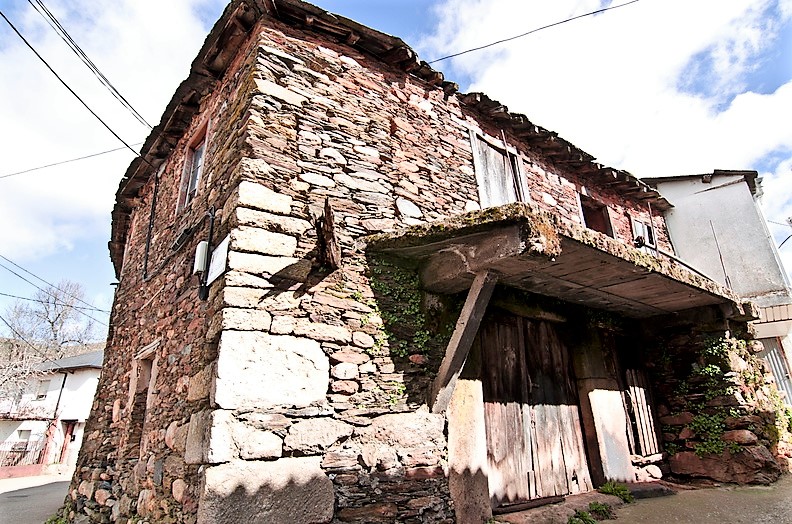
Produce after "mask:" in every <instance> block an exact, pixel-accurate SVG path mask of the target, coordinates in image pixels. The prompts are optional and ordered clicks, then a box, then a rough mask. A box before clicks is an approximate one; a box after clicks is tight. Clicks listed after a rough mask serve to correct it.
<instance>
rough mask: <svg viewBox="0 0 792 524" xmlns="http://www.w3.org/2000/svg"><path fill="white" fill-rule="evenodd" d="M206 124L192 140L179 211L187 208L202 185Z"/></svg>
mask: <svg viewBox="0 0 792 524" xmlns="http://www.w3.org/2000/svg"><path fill="white" fill-rule="evenodd" d="M206 129H207V128H206V124H204V125H203V127H202V128H201V130H200V131H199V132H198V133H197V134H196V135H195V137H194V138H193V139H192V140H190V142H189V146H188V148H187V152H186V154H185V159H184V171H183V173H182V184H181V191H180V194H179V207H178V209H179V210H182V209H184V208H185V207H187V206H188V205H189V204H190V202H192V201H193V199H194V198H195V196H196V195H197V194H198V188H199V187H200V185H201V177H202V175H203V169H204V164H205V163H206V138H207V132H206Z"/></svg>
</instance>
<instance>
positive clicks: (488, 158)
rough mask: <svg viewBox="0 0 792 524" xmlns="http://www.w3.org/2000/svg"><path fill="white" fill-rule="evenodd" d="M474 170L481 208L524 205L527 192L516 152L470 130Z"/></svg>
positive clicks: (501, 143)
mask: <svg viewBox="0 0 792 524" xmlns="http://www.w3.org/2000/svg"><path fill="white" fill-rule="evenodd" d="M470 141H471V144H472V146H473V167H474V168H475V170H476V181H477V182H478V188H479V199H480V201H481V207H482V208H484V207H494V206H501V205H503V204H508V203H511V202H525V201H526V200H527V199H528V189H527V188H526V187H525V182H524V180H523V177H522V172H521V169H520V160H519V157H518V156H517V153H516V151H515V150H513V149H511V148H507V147H506V145H505V144H504V143H503V142H500V143H498V141H497V140H495V139H491V138H488V137H487V138H485V137H482V136H481V135H479V134H477V133H475V132H473V131H471V132H470Z"/></svg>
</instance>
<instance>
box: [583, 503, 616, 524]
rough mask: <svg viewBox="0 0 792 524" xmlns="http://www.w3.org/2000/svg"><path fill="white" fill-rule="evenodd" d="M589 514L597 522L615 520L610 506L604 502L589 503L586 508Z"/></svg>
mask: <svg viewBox="0 0 792 524" xmlns="http://www.w3.org/2000/svg"><path fill="white" fill-rule="evenodd" d="M588 510H589V513H591V515H592V516H593V517H594V518H595V519H597V520H612V519H615V518H616V514H615V513H614V512H613V508H612V507H611V505H610V504H607V503H604V502H596V501H595V502H591V503H589V507H588Z"/></svg>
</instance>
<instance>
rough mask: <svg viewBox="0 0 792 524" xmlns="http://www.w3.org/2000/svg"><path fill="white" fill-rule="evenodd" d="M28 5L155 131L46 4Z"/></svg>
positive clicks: (38, 0)
mask: <svg viewBox="0 0 792 524" xmlns="http://www.w3.org/2000/svg"><path fill="white" fill-rule="evenodd" d="M28 3H29V4H30V5H31V6H32V7H33V9H35V10H36V11H37V12H38V13H39V14H40V15H41V16H42V17H43V18H44V20H45V21H46V22H47V24H49V26H50V27H51V28H52V29H53V30H54V31H55V32H56V33H57V34H58V36H60V38H61V40H63V41H64V42H65V43H66V45H67V46H69V49H71V50H72V52H73V53H74V54H76V55H77V57H78V58H79V59H80V60H81V61H82V63H83V64H85V66H86V67H87V68H88V69H89V70H90V71H91V72H92V73H93V74H94V76H95V77H96V78H97V79H98V80H99V82H100V83H101V84H102V85H103V86H105V88H107V90H108V91H110V93H111V94H112V95H113V96H114V97H115V99H116V100H118V101H119V102H120V103H121V105H122V106H124V107H125V108H126V109H127V110H128V111H129V112H130V113H132V116H134V117H135V118H136V119H137V121H138V122H140V123H141V124H143V125H144V126H146V127H148V128H149V129H153V127H152V126H151V124H149V123H148V122H146V119H145V118H143V116H141V114H140V113H138V112H137V110H136V109H135V108H134V107H132V104H130V103H129V102H128V101H127V99H126V98H124V96H123V95H122V94H121V93H119V92H118V89H116V88H115V86H114V85H113V84H112V83H111V82H110V80H108V79H107V77H106V76H105V75H104V73H102V72H101V71H100V70H99V68H98V67H97V66H96V64H95V63H94V62H93V60H91V59H90V57H88V55H87V54H86V53H85V51H83V50H82V48H81V47H80V46H79V45H78V44H77V42H75V41H74V39H73V38H72V37H71V35H70V34H69V33H68V31H66V29H65V28H64V27H63V25H62V24H61V23H60V22H59V21H58V19H57V18H55V15H53V14H52V12H51V11H50V10H49V9H47V6H45V5H44V2H42V1H41V0H28Z"/></svg>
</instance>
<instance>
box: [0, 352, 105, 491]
mask: <svg viewBox="0 0 792 524" xmlns="http://www.w3.org/2000/svg"><path fill="white" fill-rule="evenodd" d="M103 357H104V352H103V351H94V352H91V353H85V354H83V355H77V356H74V357H67V358H62V359H59V360H55V361H52V362H46V363H44V364H42V365H41V367H40V371H41V373H40V374H37V375H36V376H35V377H33V378H31V379H30V380H29V381H28V385H27V387H26V388H24V389H23V390H21V391H19V392H18V393H17V394H16V395H15V396H14V397H0V478H3V477H10V476H19V475H35V474H39V473H42V472H43V471H44V470H45V469H46V468H47V467H48V466H49V465H52V464H58V465H61V466H63V469H66V470H68V469H69V468H71V467H73V466H74V465H75V463H76V461H77V453H78V451H79V450H80V445H81V444H82V438H83V430H84V428H85V421H86V419H87V418H88V415H89V413H90V410H91V404H92V403H93V398H94V393H95V392H96V385H97V383H98V381H99V373H100V371H101V367H102V359H103Z"/></svg>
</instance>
